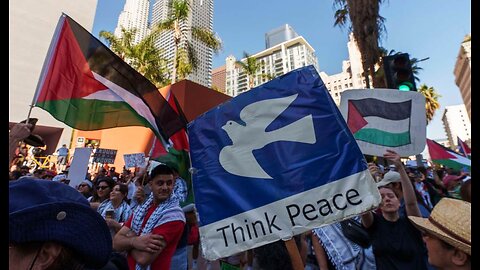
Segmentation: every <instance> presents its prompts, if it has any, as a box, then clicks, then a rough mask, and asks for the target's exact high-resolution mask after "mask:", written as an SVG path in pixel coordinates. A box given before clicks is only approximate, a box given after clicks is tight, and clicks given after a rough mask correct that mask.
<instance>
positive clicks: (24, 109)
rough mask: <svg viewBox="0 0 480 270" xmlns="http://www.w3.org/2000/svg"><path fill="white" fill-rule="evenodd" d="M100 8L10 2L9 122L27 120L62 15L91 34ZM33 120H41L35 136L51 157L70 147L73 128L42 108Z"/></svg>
mask: <svg viewBox="0 0 480 270" xmlns="http://www.w3.org/2000/svg"><path fill="white" fill-rule="evenodd" d="M96 8H97V0H85V1H71V0H43V1H34V0H30V1H10V5H9V14H10V16H9V24H8V25H9V33H10V34H9V47H8V48H9V53H8V55H9V64H8V66H9V67H8V70H9V87H8V88H9V96H8V98H9V114H8V119H9V122H10V123H11V124H13V123H18V122H20V121H22V120H25V119H26V118H27V115H28V111H29V109H30V105H31V104H32V99H33V96H34V94H35V89H36V87H37V84H38V79H39V77H40V72H41V70H42V66H43V64H44V62H45V57H46V55H47V52H48V48H49V46H50V43H51V41H52V37H53V33H54V32H55V28H56V26H57V24H58V20H59V19H60V16H61V15H62V13H65V14H67V15H68V16H70V17H71V18H72V19H73V20H75V21H76V22H78V23H79V24H80V25H81V26H83V27H84V28H85V29H87V30H88V31H91V29H92V27H93V20H94V18H95V10H96ZM30 117H31V118H38V122H37V125H36V127H35V130H34V133H36V134H38V135H40V136H41V137H42V138H43V139H44V140H45V142H46V143H47V151H46V153H47V154H51V153H53V152H55V150H56V149H57V147H58V145H62V144H67V145H70V140H71V136H72V128H70V127H68V126H67V125H65V124H63V123H62V122H60V121H58V120H56V119H55V118H53V116H51V115H50V114H49V113H48V112H47V111H45V110H43V109H40V108H33V109H32V112H31V115H30Z"/></svg>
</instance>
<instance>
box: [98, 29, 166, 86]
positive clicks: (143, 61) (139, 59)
mask: <svg viewBox="0 0 480 270" xmlns="http://www.w3.org/2000/svg"><path fill="white" fill-rule="evenodd" d="M121 31H122V36H121V37H116V36H115V35H114V34H113V33H112V32H108V31H100V37H102V38H104V39H105V40H106V41H107V43H108V44H109V46H110V49H111V50H112V51H113V52H114V53H116V54H117V55H118V56H119V57H120V58H122V59H123V60H124V61H125V62H127V63H129V65H131V66H132V68H134V69H135V70H136V71H137V72H138V73H140V74H142V75H143V76H144V77H145V78H147V79H148V80H149V81H150V82H152V83H153V84H154V85H155V86H156V87H158V88H160V87H163V86H165V85H167V84H168V83H169V80H168V79H167V76H166V75H167V61H166V60H165V59H163V58H162V57H161V53H160V50H159V49H157V48H156V47H155V44H154V41H155V37H154V35H153V34H150V35H148V36H146V37H145V38H143V39H142V40H141V41H140V42H139V43H138V44H134V36H135V32H136V29H135V28H132V29H125V28H123V27H122V28H121Z"/></svg>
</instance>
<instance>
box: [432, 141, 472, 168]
mask: <svg viewBox="0 0 480 270" xmlns="http://www.w3.org/2000/svg"><path fill="white" fill-rule="evenodd" d="M427 146H428V153H429V154H430V159H431V160H432V162H435V163H438V164H442V165H444V166H446V167H449V168H452V169H455V170H461V169H463V168H465V167H467V168H468V169H469V170H470V168H471V160H470V159H468V158H466V157H464V156H462V155H459V154H457V153H455V152H454V151H452V150H450V149H448V148H446V147H444V146H443V145H441V144H439V143H437V142H436V141H433V140H430V139H427Z"/></svg>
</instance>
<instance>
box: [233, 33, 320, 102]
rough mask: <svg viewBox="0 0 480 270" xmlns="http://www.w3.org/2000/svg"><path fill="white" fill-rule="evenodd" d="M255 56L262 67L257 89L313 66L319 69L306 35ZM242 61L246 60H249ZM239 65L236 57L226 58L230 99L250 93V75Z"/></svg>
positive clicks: (255, 82) (255, 84)
mask: <svg viewBox="0 0 480 270" xmlns="http://www.w3.org/2000/svg"><path fill="white" fill-rule="evenodd" d="M251 57H254V58H256V59H257V62H260V63H261V64H262V65H261V68H260V69H259V70H258V71H257V73H256V74H255V76H254V80H253V81H254V87H255V86H257V85H261V84H263V83H265V82H267V81H269V80H270V79H271V78H272V77H278V76H280V75H283V74H285V73H288V72H289V71H292V70H294V69H297V68H301V67H304V66H308V65H313V66H314V67H315V68H316V69H317V70H318V61H317V57H316V56H315V50H314V49H313V47H312V46H310V44H309V43H308V42H307V41H306V40H305V39H304V38H303V37H302V36H298V37H295V38H293V39H290V40H288V41H285V42H282V43H280V44H277V45H275V46H273V47H270V48H268V49H265V50H263V51H261V52H258V53H256V54H253V55H251ZM240 61H246V59H241V60H240ZM235 62H236V58H235V57H234V56H233V55H230V56H228V57H227V58H226V59H225V67H226V86H225V89H226V94H227V95H230V96H237V95H238V94H241V93H243V92H245V91H247V90H249V88H248V80H249V78H248V75H247V74H246V73H245V72H244V70H243V69H242V68H241V67H240V66H239V65H237V64H235Z"/></svg>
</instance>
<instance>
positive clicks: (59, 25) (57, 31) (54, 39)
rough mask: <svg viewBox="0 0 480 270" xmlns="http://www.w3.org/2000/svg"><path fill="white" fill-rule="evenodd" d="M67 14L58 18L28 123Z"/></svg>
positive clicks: (29, 112)
mask: <svg viewBox="0 0 480 270" xmlns="http://www.w3.org/2000/svg"><path fill="white" fill-rule="evenodd" d="M66 17H67V15H66V14H65V13H63V12H62V15H60V19H59V20H58V23H57V26H56V28H55V32H53V36H52V42H50V47H49V48H48V51H47V54H46V56H45V61H44V62H43V66H42V71H41V72H40V76H39V79H38V82H37V87H36V88H35V93H34V95H33V99H32V104H30V109H29V110H28V115H27V122H26V123H27V124H28V121H29V120H30V115H31V113H32V109H33V107H35V103H37V99H38V95H39V94H40V86H42V85H43V82H44V81H45V77H46V76H47V74H46V73H47V70H48V66H50V62H51V60H52V54H53V50H54V48H55V47H56V45H57V42H58V38H59V37H60V30H61V29H62V27H63V24H64V23H65V19H66Z"/></svg>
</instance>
